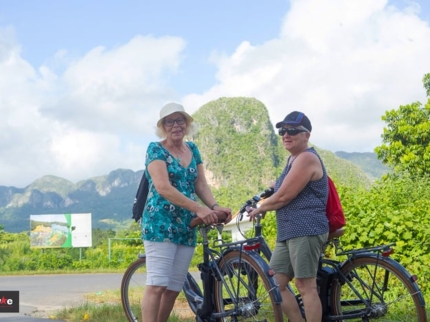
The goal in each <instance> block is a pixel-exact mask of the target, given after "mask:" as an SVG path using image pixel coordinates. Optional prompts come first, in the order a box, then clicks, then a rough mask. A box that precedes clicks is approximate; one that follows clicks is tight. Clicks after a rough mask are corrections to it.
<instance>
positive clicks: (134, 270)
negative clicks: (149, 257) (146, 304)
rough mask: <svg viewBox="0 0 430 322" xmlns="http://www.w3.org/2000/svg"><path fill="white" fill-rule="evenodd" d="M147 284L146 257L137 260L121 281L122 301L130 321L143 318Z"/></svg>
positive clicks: (134, 321)
mask: <svg viewBox="0 0 430 322" xmlns="http://www.w3.org/2000/svg"><path fill="white" fill-rule="evenodd" d="M145 286H146V257H144V255H143V256H142V257H140V258H139V259H137V260H135V261H134V262H133V263H132V264H131V265H130V266H129V267H128V268H127V270H126V271H125V273H124V276H123V277H122V281H121V303H122V308H123V309H124V313H125V315H126V316H127V319H128V320H129V321H130V322H136V321H141V320H142V313H141V305H142V299H143V293H144V291H145Z"/></svg>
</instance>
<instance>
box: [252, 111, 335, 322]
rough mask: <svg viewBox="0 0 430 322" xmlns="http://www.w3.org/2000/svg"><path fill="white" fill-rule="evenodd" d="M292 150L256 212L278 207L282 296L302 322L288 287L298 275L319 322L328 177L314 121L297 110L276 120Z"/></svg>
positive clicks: (276, 256)
mask: <svg viewBox="0 0 430 322" xmlns="http://www.w3.org/2000/svg"><path fill="white" fill-rule="evenodd" d="M276 128H278V131H279V135H281V136H282V142H283V144H284V147H285V149H286V150H287V151H289V152H290V156H289V157H288V161H287V164H286V166H285V168H284V170H283V172H282V174H281V175H280V177H279V178H278V179H277V180H276V183H275V185H274V188H275V192H274V194H273V195H272V196H271V197H269V198H267V199H266V200H265V201H264V203H262V204H261V206H260V207H259V208H257V209H254V210H252V211H251V212H250V213H249V216H250V219H253V218H254V217H255V216H256V215H257V214H265V212H266V211H271V210H276V224H277V238H276V246H275V249H274V251H273V254H272V258H271V261H270V266H271V267H272V268H273V269H274V270H275V272H276V279H277V281H278V283H279V287H280V290H281V294H282V300H283V301H282V309H283V311H284V313H285V314H286V315H287V316H288V318H289V321H291V322H297V321H303V318H302V315H301V313H300V310H299V307H298V305H297V301H296V300H295V298H294V296H293V294H292V293H291V292H289V291H288V290H287V284H288V283H289V282H290V281H291V280H292V279H293V278H295V284H296V286H297V289H298V291H299V292H300V294H301V296H302V299H303V305H304V309H305V315H306V321H307V322H320V321H321V319H322V307H321V302H320V299H319V296H318V291H317V285H316V275H317V270H318V261H319V258H320V255H321V250H322V246H323V244H324V243H325V242H326V241H327V237H328V232H329V226H328V220H327V217H326V213H325V208H326V204H324V203H323V202H321V200H327V198H328V181H327V180H328V179H327V173H326V170H325V167H324V164H323V162H322V160H321V158H320V156H319V155H318V153H317V152H316V151H315V149H314V148H310V147H309V146H308V141H309V137H310V135H311V131H312V125H311V122H310V120H309V118H308V117H307V116H306V115H305V114H303V113H302V112H298V111H294V112H291V113H290V114H288V115H287V116H286V117H285V119H284V120H283V121H281V122H279V123H277V124H276Z"/></svg>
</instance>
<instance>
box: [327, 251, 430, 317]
mask: <svg viewBox="0 0 430 322" xmlns="http://www.w3.org/2000/svg"><path fill="white" fill-rule="evenodd" d="M341 272H342V273H343V274H344V275H345V276H346V277H347V278H348V280H349V281H350V282H351V283H352V285H353V286H354V288H355V289H356V290H357V291H358V292H359V294H360V295H361V296H362V297H363V298H364V299H365V300H366V301H367V302H368V303H369V304H370V307H371V308H372V309H373V310H372V311H371V312H369V313H368V314H367V320H366V321H368V320H373V319H378V322H379V321H381V322H388V321H390V322H393V321H396V322H402V321H408V322H413V321H415V322H426V321H427V314H426V311H425V306H424V299H423V297H422V294H421V291H420V290H419V288H418V285H417V284H416V282H414V281H413V279H412V277H411V275H410V274H409V273H408V272H407V271H406V270H405V269H404V268H403V267H402V266H401V265H400V264H399V263H398V262H396V261H394V260H393V259H391V258H381V257H379V258H377V257H376V256H369V255H367V256H361V257H358V258H354V259H352V260H350V261H347V262H345V264H343V266H342V267H341ZM373 276H376V277H375V278H373ZM359 279H361V281H362V282H360V280H359ZM372 285H374V286H375V287H374V288H372ZM371 291H372V292H371ZM331 292H332V296H331V299H332V310H333V312H332V313H333V314H334V315H347V314H353V313H359V312H360V311H361V312H364V310H366V304H365V303H364V302H363V301H361V300H360V299H359V297H358V296H357V294H354V293H353V291H352V288H351V287H350V286H349V285H348V284H347V283H346V282H344V281H343V282H342V281H340V279H334V281H333V284H332V288H331ZM345 319H346V318H345ZM348 321H363V319H362V318H361V317H360V318H358V317H357V319H348Z"/></svg>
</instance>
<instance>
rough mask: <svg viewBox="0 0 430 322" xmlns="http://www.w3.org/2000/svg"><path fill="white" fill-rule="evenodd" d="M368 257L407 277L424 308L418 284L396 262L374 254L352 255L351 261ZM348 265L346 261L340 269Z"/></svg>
mask: <svg viewBox="0 0 430 322" xmlns="http://www.w3.org/2000/svg"><path fill="white" fill-rule="evenodd" d="M368 257H373V258H377V259H378V260H379V261H381V262H386V263H388V264H389V265H391V266H393V267H394V268H395V269H397V270H398V271H399V272H400V273H401V274H403V275H404V276H406V277H407V279H408V281H409V282H410V283H411V285H412V288H413V290H414V293H416V294H417V296H418V300H419V301H420V305H421V306H422V307H425V300H424V296H423V293H422V291H421V289H420V288H419V286H418V283H417V282H416V281H414V280H413V278H412V274H411V273H409V271H408V270H407V269H406V268H405V267H403V265H402V264H400V263H399V262H398V261H396V260H394V259H392V258H390V257H383V256H378V255H376V254H374V253H361V254H357V255H354V257H353V259H352V261H353V260H354V259H356V258H368ZM347 264H348V261H346V262H345V263H343V265H342V267H341V269H342V268H343V267H344V266H345V265H347Z"/></svg>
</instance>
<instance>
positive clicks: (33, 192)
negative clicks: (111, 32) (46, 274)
mask: <svg viewBox="0 0 430 322" xmlns="http://www.w3.org/2000/svg"><path fill="white" fill-rule="evenodd" d="M193 117H194V119H195V121H196V123H197V124H198V125H199V132H198V134H196V135H194V136H193V137H191V138H190V139H191V140H192V141H194V142H196V144H197V145H198V147H199V150H200V153H201V155H202V158H203V161H204V166H205V170H206V178H207V180H208V182H209V184H210V185H211V186H212V189H213V191H214V194H215V196H216V198H217V201H219V202H220V204H223V205H228V206H229V207H231V208H232V210H233V211H236V210H237V209H238V208H239V207H240V206H241V204H242V203H243V202H244V201H246V200H247V199H248V198H249V197H251V196H253V195H255V194H256V193H258V192H260V191H262V190H264V189H265V188H266V187H267V186H269V184H270V183H271V182H272V181H273V180H274V179H275V178H276V177H277V175H279V174H280V173H281V171H282V169H283V167H284V166H285V163H286V161H287V157H288V153H287V151H285V149H284V148H283V146H282V142H281V137H279V136H278V135H276V134H275V132H274V130H273V125H272V123H271V122H270V119H269V115H268V112H267V109H266V107H265V106H264V105H263V104H262V103H261V102H260V101H258V100H256V99H254V98H245V97H236V98H220V99H218V100H215V101H212V102H209V103H207V104H205V105H203V106H202V107H201V108H200V109H199V110H198V111H197V112H196V113H194V115H193ZM316 149H317V150H318V152H319V153H320V155H321V157H322V159H323V160H324V163H325V165H326V168H327V171H328V172H329V174H330V176H331V177H333V179H334V180H335V181H336V183H337V184H343V185H347V186H350V187H358V186H369V185H370V182H371V181H370V180H369V178H368V177H367V176H366V174H365V173H364V172H363V171H362V170H361V169H360V168H359V167H357V166H356V165H354V164H353V163H352V162H350V161H347V160H344V159H341V158H339V157H337V156H336V155H335V154H334V153H332V152H330V151H326V150H322V149H319V148H317V147H316ZM142 172H143V170H140V171H137V172H134V171H132V170H127V169H118V170H115V171H112V172H111V173H109V174H108V175H105V176H100V177H94V178H90V179H87V180H83V181H80V182H78V183H76V184H73V183H72V182H70V181H67V180H65V179H62V178H58V177H54V176H49V175H47V176H44V177H42V178H40V179H37V180H36V181H34V182H33V183H32V184H31V185H29V186H28V187H25V188H23V189H19V188H15V187H4V186H0V224H1V225H3V226H4V227H5V230H6V231H10V232H20V231H28V230H29V228H30V222H29V217H30V215H32V214H62V213H83V212H84V213H87V212H90V213H92V227H93V228H100V229H107V228H113V229H115V228H116V227H118V225H123V224H126V223H129V222H130V221H131V208H132V203H133V200H134V196H135V194H136V190H137V187H138V185H139V181H140V178H141V176H142Z"/></svg>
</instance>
